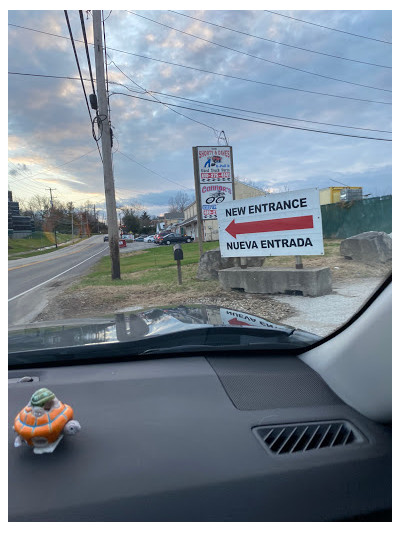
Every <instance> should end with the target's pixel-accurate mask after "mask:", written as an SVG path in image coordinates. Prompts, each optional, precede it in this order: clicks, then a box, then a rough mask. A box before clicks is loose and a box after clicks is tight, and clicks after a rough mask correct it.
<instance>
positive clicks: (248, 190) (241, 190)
mask: <svg viewBox="0 0 400 533" xmlns="http://www.w3.org/2000/svg"><path fill="white" fill-rule="evenodd" d="M265 194H266V193H265V191H264V190H262V189H259V188H258V187H253V186H251V185H246V184H245V183H242V182H240V181H236V180H235V199H236V200H242V199H243V198H254V197H257V196H265ZM183 214H184V219H183V222H181V223H180V224H179V227H180V228H181V232H182V233H185V234H186V235H190V236H191V237H195V239H197V238H198V227H197V205H196V202H192V203H191V204H190V205H188V206H187V207H186V209H185V210H184V212H183ZM203 230H204V235H203V240H204V241H217V240H218V220H204V221H203Z"/></svg>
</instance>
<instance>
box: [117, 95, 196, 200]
mask: <svg viewBox="0 0 400 533" xmlns="http://www.w3.org/2000/svg"><path fill="white" fill-rule="evenodd" d="M110 96H111V95H110ZM149 101H150V102H151V101H152V100H149ZM118 153H119V154H121V155H123V156H124V157H126V158H127V159H130V160H131V161H132V162H133V163H136V164H137V165H139V166H141V167H143V168H145V169H146V170H148V171H149V172H151V173H152V174H155V175H156V176H159V177H160V178H162V179H163V180H166V181H170V182H171V183H174V184H175V185H179V187H183V188H184V189H188V190H189V191H191V190H192V189H190V188H189V187H186V186H185V185H182V184H181V183H178V182H177V181H174V180H171V179H169V178H166V177H165V176H162V175H161V174H159V173H158V172H155V171H154V170H151V168H148V167H146V166H145V165H142V163H139V161H136V160H135V159H133V157H129V156H128V155H126V154H124V153H123V152H121V150H120V151H119V152H118Z"/></svg>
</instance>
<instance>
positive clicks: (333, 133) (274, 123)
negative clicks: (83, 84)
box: [110, 93, 391, 142]
mask: <svg viewBox="0 0 400 533" xmlns="http://www.w3.org/2000/svg"><path fill="white" fill-rule="evenodd" d="M113 94H115V95H117V94H120V95H123V96H128V97H130V98H137V99H139V100H145V101H147V102H153V103H154V100H149V99H148V98H143V97H141V96H133V95H132V94H125V93H111V94H110V96H112V95H113ZM155 103H158V102H155ZM160 103H163V102H160ZM169 105H171V106H174V107H180V108H182V109H190V110H191V111H197V112H198V113H207V114H208V115H217V116H219V117H227V118H234V119H236V120H244V121H246V122H255V123H258V124H266V125H269V126H279V127H282V128H289V129H294V130H302V131H310V132H313V133H323V134H326V135H338V136H340V137H354V138H357V139H369V140H371V141H388V142H391V139H383V138H377V137H366V136H362V135H350V134H348V133H337V132H333V131H324V130H315V129H311V128H301V127H299V126H289V125H288V124H279V123H277V122H267V121H263V120H255V119H249V118H242V117H234V116H232V115H224V114H222V113H215V112H212V111H205V110H202V109H194V108H193V107H186V106H181V105H177V104H169Z"/></svg>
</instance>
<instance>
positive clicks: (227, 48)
mask: <svg viewBox="0 0 400 533" xmlns="http://www.w3.org/2000/svg"><path fill="white" fill-rule="evenodd" d="M127 12H128V13H130V14H131V15H135V16H136V17H140V18H143V19H145V20H149V21H150V22H154V23H155V24H159V25H160V26H164V27H165V28H169V29H170V30H174V31H177V32H179V33H183V34H184V35H189V36H190V37H193V38H195V39H199V40H200V41H204V42H206V43H209V44H213V45H214V46H219V47H220V48H225V49H226V50H231V51H232V52H236V53H238V54H242V55H245V56H248V57H252V58H253V59H259V60H260V61H265V62H267V63H271V64H272V65H277V66H279V67H284V68H288V69H291V70H296V71H297V72H302V73H303V74H309V75H310V76H318V77H319V78H325V79H327V80H333V81H337V82H340V83H347V84H350V85H357V86H358V87H364V88H367V89H373V90H375V91H384V92H388V93H391V92H392V91H391V90H390V89H382V88H381V87H374V86H372V85H365V84H363V83H356V82H354V81H348V80H342V79H340V78H333V77H332V76H326V75H325V74H319V73H318V72H312V71H310V70H304V69H302V68H298V67H293V66H291V65H285V64H284V63H279V62H278V61H272V60H271V59H266V58H265V57H260V56H256V55H254V54H249V53H248V52H244V51H243V50H237V49H236V48H232V47H231V46H226V45H224V44H221V43H216V42H215V41H210V40H209V39H204V38H203V37H199V36H198V35H193V33H189V32H187V31H183V30H178V29H177V28H173V27H172V26H169V25H168V24H163V23H162V22H158V21H157V20H153V19H151V18H149V17H145V16H144V15H139V14H138V13H135V12H133V11H128V10H127Z"/></svg>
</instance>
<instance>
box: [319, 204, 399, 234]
mask: <svg viewBox="0 0 400 533" xmlns="http://www.w3.org/2000/svg"><path fill="white" fill-rule="evenodd" d="M321 214H322V230H323V235H324V238H325V239H347V237H352V236H353V235H358V234H359V233H363V232H364V231H384V232H385V233H391V232H392V195H390V196H380V197H377V198H365V199H363V200H355V201H352V202H338V203H336V204H327V205H321Z"/></svg>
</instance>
